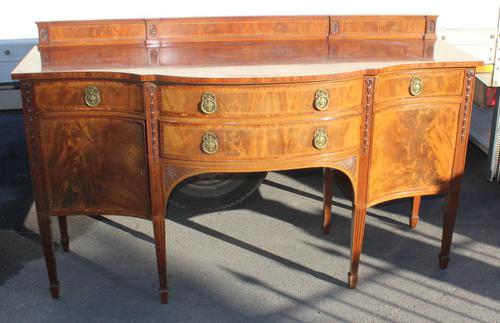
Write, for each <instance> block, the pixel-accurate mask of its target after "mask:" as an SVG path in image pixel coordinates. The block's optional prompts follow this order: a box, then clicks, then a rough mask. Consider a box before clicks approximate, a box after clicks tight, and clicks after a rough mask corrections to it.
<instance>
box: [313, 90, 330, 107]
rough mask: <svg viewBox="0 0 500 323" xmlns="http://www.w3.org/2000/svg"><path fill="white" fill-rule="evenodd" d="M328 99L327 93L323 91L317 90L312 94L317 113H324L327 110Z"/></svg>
mask: <svg viewBox="0 0 500 323" xmlns="http://www.w3.org/2000/svg"><path fill="white" fill-rule="evenodd" d="M329 102H330V98H329V97H328V92H327V91H326V90H325V89H319V90H317V91H316V93H315V94H314V108H315V109H316V110H319V111H324V110H326V109H328V103H329Z"/></svg>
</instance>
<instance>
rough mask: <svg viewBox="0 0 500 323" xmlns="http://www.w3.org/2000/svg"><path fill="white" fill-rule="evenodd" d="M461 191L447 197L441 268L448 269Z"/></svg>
mask: <svg viewBox="0 0 500 323" xmlns="http://www.w3.org/2000/svg"><path fill="white" fill-rule="evenodd" d="M459 195H460V191H458V190H457V191H454V192H451V193H450V194H448V196H447V197H446V205H445V209H444V217H443V237H442V240H441V253H440V254H439V268H441V269H446V267H448V261H449V260H450V246H451V239H452V237H453V229H454V227H455V219H456V217H457V211H458V197H459Z"/></svg>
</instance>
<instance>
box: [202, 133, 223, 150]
mask: <svg viewBox="0 0 500 323" xmlns="http://www.w3.org/2000/svg"><path fill="white" fill-rule="evenodd" d="M218 149H219V141H218V140H217V136H216V135H215V133H213V132H207V133H205V134H204V135H203V138H202V139H201V150H202V151H203V152H204V153H205V154H213V153H215V152H217V150H218Z"/></svg>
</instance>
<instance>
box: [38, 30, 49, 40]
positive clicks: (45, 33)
mask: <svg viewBox="0 0 500 323" xmlns="http://www.w3.org/2000/svg"><path fill="white" fill-rule="evenodd" d="M40 40H42V41H47V40H49V32H48V31H47V29H40Z"/></svg>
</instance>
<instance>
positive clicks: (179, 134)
mask: <svg viewBox="0 0 500 323" xmlns="http://www.w3.org/2000/svg"><path fill="white" fill-rule="evenodd" d="M360 124H361V120H360V117H359V116H356V117H346V118H340V119H336V120H329V121H323V120H321V121H311V122H307V123H306V122H300V123H286V124H285V123H282V124H265V125H255V124H253V125H237V126H236V125H214V126H213V127H211V126H209V125H206V124H203V123H199V124H195V123H173V122H161V124H160V131H161V139H162V143H161V147H162V151H161V153H162V157H164V158H175V159H188V160H252V159H258V160H261V159H266V158H283V157H287V158H291V157H299V156H311V155H319V154H328V153H334V152H341V151H345V150H350V149H352V150H356V151H357V149H358V147H359V137H360ZM325 139H326V140H325ZM214 142H215V143H214ZM323 145H324V147H322V146H323ZM214 147H215V151H211V150H214ZM207 150H208V151H207Z"/></svg>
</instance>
